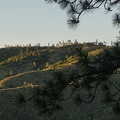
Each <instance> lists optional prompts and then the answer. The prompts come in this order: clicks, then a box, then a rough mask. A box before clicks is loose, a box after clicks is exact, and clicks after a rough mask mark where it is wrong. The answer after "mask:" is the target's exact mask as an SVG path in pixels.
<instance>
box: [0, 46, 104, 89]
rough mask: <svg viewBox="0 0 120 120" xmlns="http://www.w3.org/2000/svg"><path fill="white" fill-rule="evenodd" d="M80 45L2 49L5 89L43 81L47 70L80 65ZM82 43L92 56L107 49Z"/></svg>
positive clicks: (1, 78) (0, 70) (1, 80)
mask: <svg viewBox="0 0 120 120" xmlns="http://www.w3.org/2000/svg"><path fill="white" fill-rule="evenodd" d="M80 46H81V45H80V44H77V45H69V46H63V47H36V46H35V47H34V46H32V47H10V48H2V49H0V58H1V59H0V73H1V74H0V86H1V88H4V87H5V88H6V87H8V88H9V87H12V88H13V87H20V86H22V85H24V82H28V83H32V84H39V83H40V82H39V80H37V79H38V78H37V76H39V75H41V74H43V73H44V72H47V71H49V70H54V71H55V70H57V69H64V68H67V69H68V68H69V69H70V68H72V67H73V66H76V64H77V62H78V57H77V50H76V49H79V47H80ZM82 46H83V50H84V51H89V55H95V54H99V53H100V52H101V51H102V50H103V49H104V48H105V46H100V45H99V46H98V45H89V44H84V45H82ZM37 74H38V75H37ZM31 75H32V76H33V77H31ZM25 76H27V77H25ZM19 78H20V79H19ZM21 79H22V80H21ZM35 81H36V82H35ZM5 84H6V85H5ZM8 84H9V85H8Z"/></svg>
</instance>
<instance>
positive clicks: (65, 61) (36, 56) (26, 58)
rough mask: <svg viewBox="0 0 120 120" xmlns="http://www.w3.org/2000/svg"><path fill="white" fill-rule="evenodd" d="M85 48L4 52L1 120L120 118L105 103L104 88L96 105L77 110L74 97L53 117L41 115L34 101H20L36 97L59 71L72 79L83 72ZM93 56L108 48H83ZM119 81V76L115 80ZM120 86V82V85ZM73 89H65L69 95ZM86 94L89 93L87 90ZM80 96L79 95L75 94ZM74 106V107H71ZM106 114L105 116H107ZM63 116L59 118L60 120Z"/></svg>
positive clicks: (0, 66)
mask: <svg viewBox="0 0 120 120" xmlns="http://www.w3.org/2000/svg"><path fill="white" fill-rule="evenodd" d="M80 46H81V45H79V44H77V45H69V46H63V47H37V48H36V47H34V46H33V47H21V48H20V47H18V48H17V47H13V48H2V49H0V58H1V60H0V73H1V74H0V98H1V99H0V104H1V109H0V118H1V120H49V119H50V120H73V119H74V120H78V118H80V119H81V120H103V119H104V120H106V117H108V118H110V119H107V120H114V118H115V117H116V120H117V119H118V118H119V115H118V114H116V113H114V112H113V111H112V107H111V105H106V104H104V103H103V102H101V101H103V98H104V94H103V91H102V90H101V88H100V87H99V88H98V89H99V90H98V94H97V97H96V99H95V100H94V102H92V103H90V104H89V105H88V104H82V105H81V106H80V107H76V105H75V104H74V94H73V97H72V98H71V99H70V100H68V101H67V102H62V103H61V105H62V106H63V111H59V110H58V111H57V112H56V113H55V114H53V115H52V116H49V115H48V116H44V115H40V114H39V107H38V105H37V107H36V105H34V101H30V102H28V103H23V104H20V103H19V101H18V98H19V97H20V96H21V95H24V96H25V97H26V99H28V98H30V96H32V95H33V94H34V93H35V92H36V90H37V88H41V87H42V86H44V85H45V84H46V82H48V81H50V80H54V79H55V78H54V75H55V73H56V72H57V71H62V72H63V73H64V76H65V79H68V78H69V76H70V75H71V73H73V74H77V73H80V72H81V71H79V57H78V54H77V50H76V49H79V48H80ZM82 47H83V50H84V51H88V55H89V56H93V57H94V55H97V54H100V53H102V51H103V50H104V49H105V48H109V47H106V46H102V45H101V46H100V45H99V46H98V45H90V44H83V45H82ZM113 77H114V78H115V79H116V82H117V81H118V79H119V73H118V74H116V75H113V76H112V77H111V79H112V78H113ZM118 84H119V83H118ZM70 91H71V88H70V87H69V86H68V87H67V88H66V90H65V93H66V97H67V96H69V93H70ZM83 92H85V91H83ZM75 94H77V92H75ZM71 106H72V107H71ZM104 113H105V114H104ZM58 116H59V117H58Z"/></svg>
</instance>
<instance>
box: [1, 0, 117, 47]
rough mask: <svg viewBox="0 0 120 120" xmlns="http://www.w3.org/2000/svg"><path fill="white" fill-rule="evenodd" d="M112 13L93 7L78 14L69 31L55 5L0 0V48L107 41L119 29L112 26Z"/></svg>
mask: <svg viewBox="0 0 120 120" xmlns="http://www.w3.org/2000/svg"><path fill="white" fill-rule="evenodd" d="M112 14H113V13H112ZM112 14H111V13H110V14H105V11H104V10H97V11H95V12H94V13H90V14H85V15H82V18H81V23H80V25H79V27H78V28H77V29H76V30H74V31H73V30H71V29H69V28H68V26H67V22H66V21H67V15H66V11H65V10H61V8H60V7H59V6H58V5H57V4H46V3H45V2H44V0H0V47H4V45H5V44H9V45H16V44H18V45H20V44H21V45H23V44H24V45H26V44H29V43H31V44H32V45H34V44H37V43H40V44H41V45H47V44H48V43H50V44H52V43H58V42H59V41H63V40H64V41H67V40H68V39H71V40H72V41H74V40H75V39H77V40H78V42H83V41H85V42H88V41H89V42H91V41H95V40H96V39H98V41H101V42H103V41H107V42H108V43H110V41H115V40H116V36H118V31H119V29H116V28H114V27H113V25H112Z"/></svg>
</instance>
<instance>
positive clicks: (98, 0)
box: [45, 0, 120, 29]
mask: <svg viewBox="0 0 120 120" xmlns="http://www.w3.org/2000/svg"><path fill="white" fill-rule="evenodd" d="M45 2H47V3H57V4H59V5H60V7H61V8H62V9H63V10H64V9H66V11H67V15H68V20H67V24H68V26H69V28H72V29H75V28H76V27H77V25H78V24H79V23H80V16H81V15H82V14H83V13H86V12H94V11H95V10H97V9H99V8H100V7H101V6H104V9H105V10H106V11H107V12H113V10H117V12H115V13H114V15H113V17H112V22H113V26H115V27H119V26H120V13H119V10H120V0H45Z"/></svg>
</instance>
